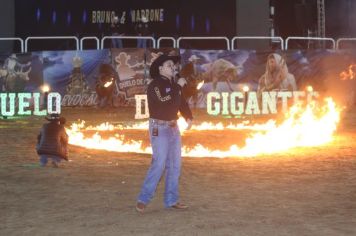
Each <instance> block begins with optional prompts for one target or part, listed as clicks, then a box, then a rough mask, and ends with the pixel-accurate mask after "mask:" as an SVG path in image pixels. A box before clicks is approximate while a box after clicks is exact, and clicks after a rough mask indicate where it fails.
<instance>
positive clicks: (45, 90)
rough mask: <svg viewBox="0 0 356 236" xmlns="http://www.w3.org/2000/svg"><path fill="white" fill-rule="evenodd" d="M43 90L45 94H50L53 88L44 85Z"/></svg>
mask: <svg viewBox="0 0 356 236" xmlns="http://www.w3.org/2000/svg"><path fill="white" fill-rule="evenodd" d="M41 90H42V92H43V93H48V92H49V90H51V88H50V87H49V85H47V84H44V85H42V87H41Z"/></svg>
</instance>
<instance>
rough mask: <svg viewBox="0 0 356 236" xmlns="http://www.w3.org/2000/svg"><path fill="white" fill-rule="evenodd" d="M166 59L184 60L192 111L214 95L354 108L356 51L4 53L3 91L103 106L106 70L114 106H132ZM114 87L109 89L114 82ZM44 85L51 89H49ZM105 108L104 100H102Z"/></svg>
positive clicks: (186, 93) (0, 57)
mask: <svg viewBox="0 0 356 236" xmlns="http://www.w3.org/2000/svg"><path fill="white" fill-rule="evenodd" d="M162 54H170V55H179V54H180V56H181V63H180V67H181V69H180V76H181V77H184V78H185V79H186V80H187V82H188V84H187V85H186V86H185V87H184V88H183V94H184V96H185V97H186V99H187V100H188V102H189V104H190V106H191V107H197V108H206V107H207V97H208V94H209V93H211V92H215V93H233V92H248V91H250V92H251V91H254V92H256V96H257V97H258V98H260V97H261V95H262V94H263V92H268V91H292V92H293V91H306V90H307V87H309V88H311V89H312V90H313V91H317V92H318V93H319V94H321V95H325V96H327V95H329V96H333V97H334V99H336V100H339V101H340V102H342V103H343V104H350V103H353V102H354V100H355V98H354V97H355V96H354V93H355V92H354V90H355V87H356V84H355V82H356V80H355V73H356V71H355V70H356V51H353V50H347V51H342V50H339V51H333V50H311V51H302V50H288V51H278V50H277V51H255V50H236V51H226V50H183V49H181V50H178V49H173V48H162V49H136V48H132V49H110V50H87V51H43V52H33V53H26V54H8V55H0V91H1V92H7V93H10V92H13V93H23V92H31V93H34V92H42V93H44V92H46V91H47V92H58V93H60V95H61V97H62V105H63V106H95V105H98V97H97V92H98V91H97V86H98V81H99V80H100V79H102V78H103V74H102V72H103V71H102V70H103V68H104V69H105V68H106V69H105V70H109V71H112V73H111V72H110V73H109V79H110V80H111V82H112V83H113V87H111V88H112V90H110V91H111V92H110V96H109V97H108V98H107V99H111V100H112V104H111V105H113V106H123V105H125V106H127V105H129V106H134V105H135V95H142V94H145V93H146V87H147V84H148V83H149V82H150V80H151V78H150V76H149V68H150V65H151V64H152V62H153V61H154V60H155V59H156V58H157V57H158V56H160V55H162ZM111 82H110V83H111ZM46 87H47V90H45V88H46ZM104 104H107V101H105V102H104Z"/></svg>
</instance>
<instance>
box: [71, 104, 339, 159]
mask: <svg viewBox="0 0 356 236" xmlns="http://www.w3.org/2000/svg"><path fill="white" fill-rule="evenodd" d="M325 101H326V103H325V105H323V106H322V107H320V108H318V107H317V106H316V103H315V102H314V103H311V104H309V105H307V107H306V108H302V106H301V105H295V106H293V107H291V108H290V110H289V113H288V115H286V117H285V120H284V121H283V122H282V123H281V124H277V122H276V121H274V120H269V121H267V122H266V123H264V124H255V125H249V122H244V123H241V124H236V125H234V124H229V125H227V126H224V125H223V124H222V123H218V124H216V125H214V124H212V123H208V122H203V123H202V124H200V125H194V126H193V127H192V131H191V132H198V131H199V130H224V129H234V130H241V129H250V130H253V132H254V133H253V134H252V136H251V137H249V138H247V139H246V140H245V146H243V147H238V146H237V145H231V146H230V148H229V149H228V150H212V149H209V148H208V147H204V146H203V145H201V144H197V145H196V146H195V147H193V148H187V147H186V146H183V147H182V155H183V156H190V157H218V158H224V157H251V156H257V155H262V154H271V153H276V152H284V151H288V150H289V151H290V149H291V148H295V147H308V146H319V145H323V144H325V143H328V142H330V141H332V140H333V134H334V132H335V131H336V128H337V124H338V122H339V119H340V109H338V108H337V107H336V104H335V103H334V102H333V100H332V99H331V98H328V99H326V100H325ZM183 121H184V120H183V119H180V120H179V121H178V125H179V126H180V128H182V127H183V126H184V125H186V124H184V122H183ZM147 127H148V122H141V123H139V124H135V125H132V126H126V127H124V126H113V125H110V124H109V123H104V124H101V125H99V126H96V127H90V126H89V127H87V128H85V122H84V121H83V122H81V123H74V124H72V125H71V128H70V129H68V130H67V132H68V134H69V143H70V144H73V145H76V146H81V147H86V148H90V149H103V150H108V151H117V152H136V153H147V154H150V153H151V152H152V151H151V148H150V147H147V148H144V147H142V141H141V140H129V141H127V140H126V141H125V136H124V135H115V137H110V138H109V139H103V138H102V137H101V136H100V135H99V134H98V133H96V134H94V135H93V136H92V137H91V138H85V137H84V133H83V130H98V131H101V130H114V129H134V128H137V129H143V128H144V129H147Z"/></svg>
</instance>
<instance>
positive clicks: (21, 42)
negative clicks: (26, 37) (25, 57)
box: [0, 38, 24, 52]
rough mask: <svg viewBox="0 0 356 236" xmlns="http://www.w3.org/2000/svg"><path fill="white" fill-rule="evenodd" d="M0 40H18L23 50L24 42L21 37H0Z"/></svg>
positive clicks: (22, 50)
mask: <svg viewBox="0 0 356 236" xmlns="http://www.w3.org/2000/svg"><path fill="white" fill-rule="evenodd" d="M0 41H20V45H21V52H24V43H23V39H22V38H0Z"/></svg>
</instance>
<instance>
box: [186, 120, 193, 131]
mask: <svg viewBox="0 0 356 236" xmlns="http://www.w3.org/2000/svg"><path fill="white" fill-rule="evenodd" d="M187 124H188V125H187V128H185V129H186V130H190V128H192V125H193V121H192V120H191V119H188V120H187Z"/></svg>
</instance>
